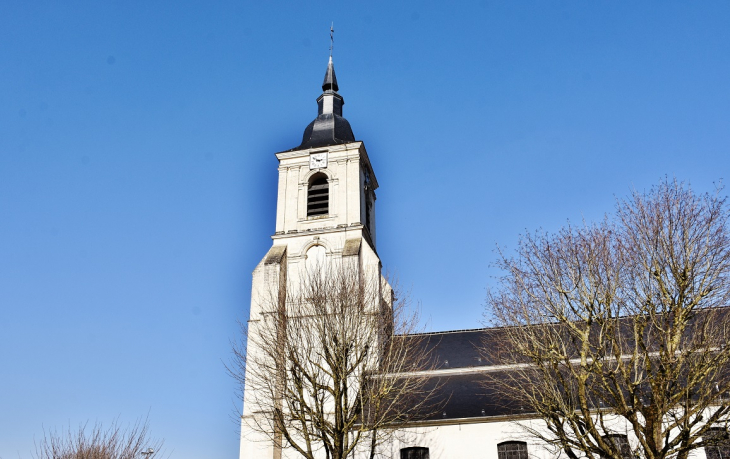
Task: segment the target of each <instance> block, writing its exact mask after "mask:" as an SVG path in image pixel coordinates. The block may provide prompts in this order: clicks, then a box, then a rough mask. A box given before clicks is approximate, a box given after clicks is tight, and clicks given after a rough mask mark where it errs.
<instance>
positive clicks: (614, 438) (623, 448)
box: [603, 434, 634, 459]
mask: <svg viewBox="0 0 730 459" xmlns="http://www.w3.org/2000/svg"><path fill="white" fill-rule="evenodd" d="M603 439H604V440H608V441H609V442H611V444H612V445H613V447H614V448H616V450H617V451H618V452H619V454H621V457H623V458H625V459H631V458H633V457H634V455H633V454H631V446H630V445H629V437H627V436H626V435H622V434H611V435H604V436H603ZM604 457H608V456H604Z"/></svg>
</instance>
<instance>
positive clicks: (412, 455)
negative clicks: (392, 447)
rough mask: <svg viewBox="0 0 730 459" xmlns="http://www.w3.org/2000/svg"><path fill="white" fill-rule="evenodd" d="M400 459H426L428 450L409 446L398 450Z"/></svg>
mask: <svg viewBox="0 0 730 459" xmlns="http://www.w3.org/2000/svg"><path fill="white" fill-rule="evenodd" d="M400 459H428V448H424V447H423V446H411V447H410V448H403V449H401V450H400Z"/></svg>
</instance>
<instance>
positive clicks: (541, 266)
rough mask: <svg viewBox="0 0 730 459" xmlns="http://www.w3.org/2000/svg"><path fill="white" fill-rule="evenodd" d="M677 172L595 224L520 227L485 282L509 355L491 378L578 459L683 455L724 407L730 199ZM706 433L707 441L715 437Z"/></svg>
mask: <svg viewBox="0 0 730 459" xmlns="http://www.w3.org/2000/svg"><path fill="white" fill-rule="evenodd" d="M720 192H721V188H720V189H718V190H717V191H716V192H715V193H712V194H696V193H695V192H693V191H692V189H691V188H690V187H689V186H688V185H685V184H682V183H677V181H676V180H674V181H671V180H664V181H663V182H661V183H660V184H659V185H658V186H655V187H654V188H652V189H651V190H650V191H649V192H646V193H639V192H634V193H633V194H632V195H631V196H630V197H629V198H627V199H624V200H619V201H618V202H617V208H616V211H615V213H614V214H613V215H609V216H607V217H606V218H605V219H604V220H603V221H602V222H600V223H595V224H584V225H583V226H580V227H574V226H568V227H565V228H563V229H562V230H560V231H559V232H558V233H557V234H536V235H526V236H523V237H522V238H521V239H520V242H519V247H518V249H517V253H516V255H515V256H514V257H507V256H505V255H502V257H501V259H500V261H499V263H498V264H499V267H500V268H501V269H502V270H503V272H504V275H503V277H502V278H501V279H500V283H499V285H498V286H497V288H495V289H492V290H491V291H490V292H489V294H488V300H487V304H488V308H487V317H489V318H490V320H491V321H493V323H494V324H495V325H498V326H502V327H505V328H504V330H503V331H504V336H505V342H504V343H503V345H502V346H499V349H497V348H490V349H484V352H487V353H490V354H492V356H496V357H498V358H499V360H500V361H501V362H502V363H507V364H511V365H512V369H511V370H510V371H509V372H508V374H507V376H504V377H502V378H500V379H499V380H494V381H490V383H492V384H495V385H498V386H499V387H500V388H501V389H502V390H503V391H504V394H505V396H507V397H509V398H510V399H511V400H513V401H516V402H518V403H520V404H522V405H524V406H526V407H529V408H530V409H531V410H532V411H533V412H535V413H537V416H538V417H540V418H541V419H542V420H544V423H545V427H544V428H543V427H534V426H535V425H536V424H532V426H533V427H529V425H528V424H527V423H523V425H524V426H525V428H527V429H528V430H529V431H530V433H531V434H533V435H534V436H536V437H537V438H538V439H540V440H542V441H544V442H546V443H547V444H548V445H552V446H553V447H554V448H555V449H556V450H557V451H564V452H565V453H566V454H567V455H568V457H570V458H571V459H576V458H577V457H588V458H592V459H593V458H599V457H611V458H613V459H621V458H622V456H625V451H624V453H623V455H622V451H621V449H622V448H621V447H620V445H619V444H618V443H617V442H615V441H612V439H613V438H615V436H616V435H617V434H628V435H627V438H628V439H629V441H630V442H631V448H632V450H633V451H634V452H635V453H636V454H637V455H638V456H639V457H643V458H647V459H664V458H677V459H686V458H687V455H688V454H689V453H690V451H692V450H694V449H697V448H701V447H703V446H706V445H710V444H711V443H712V442H713V441H717V438H718V437H717V435H714V436H713V434H712V433H711V430H710V429H717V427H718V426H720V427H722V428H727V419H728V412H729V410H730V399H728V390H730V365H729V364H730V347H728V346H727V342H728V338H730V335H729V333H728V331H729V330H728V326H729V325H730V308H728V300H729V299H730V294H729V291H730V289H729V286H730V285H729V281H730V239H729V237H728V217H729V213H728V206H727V202H726V198H724V197H722V196H720ZM713 439H714V440H713Z"/></svg>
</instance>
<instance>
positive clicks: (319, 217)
mask: <svg viewBox="0 0 730 459" xmlns="http://www.w3.org/2000/svg"><path fill="white" fill-rule="evenodd" d="M322 91H323V92H322V94H321V95H320V96H319V98H318V99H317V110H318V111H317V116H316V118H315V119H314V120H313V121H312V122H311V123H310V124H309V125H308V126H307V127H306V128H305V129H304V135H303V139H302V142H301V144H300V145H299V146H297V147H295V148H292V149H290V150H287V151H282V152H279V153H276V157H277V159H278V160H279V167H278V177H279V178H278V190H277V193H278V196H277V201H276V202H277V208H276V226H275V232H274V234H273V235H272V240H273V242H272V245H271V248H270V249H269V250H268V252H267V253H266V255H265V256H264V257H263V259H262V260H261V262H260V263H259V264H258V265H257V267H256V269H255V270H254V272H253V283H252V294H251V309H250V317H249V321H248V327H249V333H251V331H252V330H256V327H261V326H262V325H261V324H263V323H264V322H265V321H266V320H267V314H268V313H267V312H266V311H265V310H264V309H265V308H264V306H263V305H265V304H266V303H267V301H269V297H268V296H267V295H269V292H270V291H272V290H273V291H275V292H279V293H278V295H279V297H278V298H275V299H274V301H275V302H280V303H281V308H282V309H283V310H286V308H287V306H286V304H287V301H288V300H287V299H286V298H284V297H283V296H282V293H281V292H286V291H287V290H288V289H290V288H292V287H293V286H296V285H295V284H296V283H297V282H299V279H301V278H302V275H303V274H304V273H305V272H306V270H307V269H308V266H312V265H314V264H317V265H325V266H326V265H333V264H336V263H341V262H344V261H347V262H349V263H352V266H356V269H357V270H359V272H361V273H364V275H368V276H371V277H372V278H373V279H374V285H376V289H377V294H378V295H379V296H380V297H383V298H387V297H388V295H389V294H390V293H389V292H390V286H389V285H388V283H387V280H386V279H385V278H383V277H382V275H381V272H380V271H381V267H382V264H381V261H380V258H379V255H378V252H377V237H376V228H377V226H376V205H375V204H376V194H375V192H376V190H377V189H378V181H377V178H376V174H375V170H374V169H373V166H372V164H371V162H370V159H369V156H368V152H367V150H366V148H365V143H364V142H363V141H362V140H357V139H356V137H355V135H354V134H353V130H352V128H351V126H350V124H349V122H348V121H347V120H346V119H345V118H344V117H343V105H344V99H343V97H342V96H341V95H340V94H339V87H338V82H337V77H336V75H335V69H334V65H333V63H332V58H331V57H330V60H329V63H328V65H327V68H326V72H325V78H324V82H323V84H322ZM391 237H392V236H391ZM274 296H276V294H275V295H274ZM284 296H285V295H284ZM285 314H286V313H285ZM501 333H502V331H501V330H500V329H475V330H455V331H443V332H434V333H426V334H418V336H415V335H414V336H412V337H410V336H403V337H402V338H403V339H410V338H413V339H416V338H418V339H420V340H421V341H422V342H423V343H426V344H424V345H425V346H428V347H429V351H430V352H432V354H433V357H434V361H435V362H436V364H435V366H433V367H430V368H428V369H427V370H425V371H422V372H421V375H420V376H424V373H425V376H426V377H428V378H432V379H433V380H438V381H442V382H443V384H442V385H440V386H439V388H438V391H439V394H438V395H439V397H440V404H439V408H438V411H436V412H431V413H428V415H427V416H424V417H423V418H420V419H418V420H414V421H412V422H406V423H404V424H402V425H399V428H398V432H397V435H393V436H392V437H391V438H390V439H389V440H388V441H387V442H384V443H383V444H380V445H378V449H377V452H376V454H375V456H374V457H387V458H400V459H429V458H430V459H446V458H461V459H468V458H484V459H527V458H528V457H530V458H545V459H547V458H557V457H566V456H565V455H564V454H562V453H561V452H560V451H559V450H556V449H555V448H550V447H547V446H546V445H543V444H539V443H538V442H537V441H536V440H534V439H533V437H531V436H529V435H527V434H526V431H525V429H524V428H523V427H522V426H524V425H527V426H528V427H529V428H530V429H541V428H542V427H541V425H542V421H541V420H538V419H536V418H535V416H534V415H530V414H526V411H525V409H524V407H519V406H516V405H512V406H509V404H505V403H498V402H497V400H496V399H497V398H498V396H497V395H496V394H495V393H494V392H491V391H490V389H489V387H488V385H485V384H484V375H485V374H490V375H492V377H499V375H500V372H502V373H503V372H505V371H507V369H505V367H504V365H499V364H498V362H492V361H489V359H488V358H485V357H484V356H483V355H482V354H481V353H480V352H479V350H478V348H479V347H480V346H487V347H489V346H498V345H499V343H500V342H501V341H503V338H502V337H501V336H500V334H501ZM272 339H278V338H277V337H276V336H274V337H273V338H272ZM257 352H260V350H259V349H256V348H255V345H254V344H252V341H251V340H250V339H249V343H248V349H247V350H246V353H247V355H249V356H252V355H255V354H256V353H257ZM249 362H250V361H249ZM250 373H251V369H250V368H249V367H248V364H247V368H246V370H245V380H246V383H245V386H244V393H243V398H244V400H243V412H242V416H241V447H240V457H241V459H258V458H261V459H264V458H265V459H269V458H271V459H281V458H294V457H301V456H300V454H299V452H297V451H296V450H294V449H293V448H291V447H288V446H287V444H286V442H283V441H281V440H279V441H277V440H276V435H272V434H270V433H269V434H266V433H263V432H262V424H261V422H260V421H258V420H257V416H261V413H262V412H261V411H260V410H259V411H257V409H256V406H257V404H256V400H257V397H258V394H257V393H256V388H255V385H254V384H251V383H250V379H251V377H252V376H251V374H250ZM274 386H276V384H274ZM521 425H522V426H521ZM264 430H265V428H264ZM614 436H615V437H616V438H615V439H614V440H613V441H615V442H617V444H620V445H621V446H620V448H621V450H622V451H623V448H624V445H625V447H628V439H627V436H626V435H623V434H617V435H614ZM702 455H703V454H702V453H701V452H692V453H690V458H693V457H697V458H698V459H704V458H703V457H702ZM708 456H709V454H708ZM317 457H323V458H324V457H325V455H324V453H322V454H321V456H320V455H317ZM352 457H355V458H358V457H370V455H369V454H360V453H354V454H353V456H352ZM723 457H724V456H723Z"/></svg>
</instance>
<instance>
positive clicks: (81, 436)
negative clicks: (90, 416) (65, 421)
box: [35, 421, 162, 459]
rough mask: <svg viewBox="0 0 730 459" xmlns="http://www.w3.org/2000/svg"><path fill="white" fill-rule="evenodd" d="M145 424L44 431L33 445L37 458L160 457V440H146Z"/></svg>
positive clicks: (147, 433)
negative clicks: (34, 445)
mask: <svg viewBox="0 0 730 459" xmlns="http://www.w3.org/2000/svg"><path fill="white" fill-rule="evenodd" d="M148 435H149V428H148V424H147V422H140V421H138V422H137V423H136V424H134V425H133V426H131V427H129V428H123V427H120V426H119V424H118V423H117V422H114V423H112V425H111V426H110V427H109V428H107V429H104V428H103V427H102V425H101V424H95V425H94V426H93V427H91V428H88V425H82V426H80V427H79V429H78V431H74V430H71V429H70V428H69V429H67V430H62V431H60V432H59V431H51V432H46V434H45V435H44V437H43V439H42V440H41V441H40V442H39V443H37V444H36V453H35V457H36V458H37V459H153V458H155V457H157V456H158V455H159V454H160V448H161V447H162V441H159V440H153V439H150V438H149V436H148Z"/></svg>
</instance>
